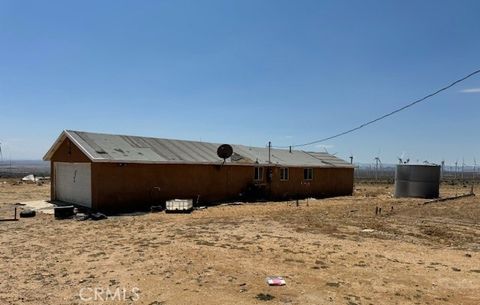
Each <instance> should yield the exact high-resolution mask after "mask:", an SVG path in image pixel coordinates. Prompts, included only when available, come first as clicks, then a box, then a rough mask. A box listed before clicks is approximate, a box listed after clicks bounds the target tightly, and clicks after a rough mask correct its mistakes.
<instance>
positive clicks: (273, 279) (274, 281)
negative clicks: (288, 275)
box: [266, 276, 287, 286]
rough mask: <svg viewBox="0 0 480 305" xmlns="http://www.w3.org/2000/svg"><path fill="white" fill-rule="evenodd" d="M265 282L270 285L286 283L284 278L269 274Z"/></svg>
mask: <svg viewBox="0 0 480 305" xmlns="http://www.w3.org/2000/svg"><path fill="white" fill-rule="evenodd" d="M266 281H267V284H268V285H270V286H283V285H286V284H287V282H285V279H284V278H283V277H281V276H269V277H267V278H266Z"/></svg>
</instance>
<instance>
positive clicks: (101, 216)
mask: <svg viewBox="0 0 480 305" xmlns="http://www.w3.org/2000/svg"><path fill="white" fill-rule="evenodd" d="M90 218H91V219H92V220H102V219H107V218H108V217H107V215H105V214H102V213H99V212H97V213H92V214H90Z"/></svg>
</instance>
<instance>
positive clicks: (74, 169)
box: [54, 162, 92, 208]
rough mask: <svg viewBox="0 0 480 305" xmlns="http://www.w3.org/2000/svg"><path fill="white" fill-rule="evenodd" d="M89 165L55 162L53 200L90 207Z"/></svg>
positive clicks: (90, 183)
mask: <svg viewBox="0 0 480 305" xmlns="http://www.w3.org/2000/svg"><path fill="white" fill-rule="evenodd" d="M90 165H91V164H90V163H67V162H55V163H54V169H55V199H56V200H59V201H63V202H68V203H73V204H77V205H81V206H85V207H89V208H91V207H92V179H91V171H92V170H91V166H90Z"/></svg>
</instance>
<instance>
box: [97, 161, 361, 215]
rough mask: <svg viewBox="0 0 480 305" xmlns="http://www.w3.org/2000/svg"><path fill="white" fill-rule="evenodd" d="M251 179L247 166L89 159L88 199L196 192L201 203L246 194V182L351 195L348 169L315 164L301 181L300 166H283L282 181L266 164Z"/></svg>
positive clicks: (267, 192)
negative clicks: (258, 178)
mask: <svg viewBox="0 0 480 305" xmlns="http://www.w3.org/2000/svg"><path fill="white" fill-rule="evenodd" d="M267 172H268V171H267V169H264V175H263V181H257V182H254V180H253V178H254V167H253V166H236V165H224V166H220V165H187V164H183V165H181V164H175V165H174V164H171V165H169V164H115V163H93V164H92V180H93V185H95V186H96V187H95V188H93V189H92V190H94V191H93V194H92V201H93V203H94V207H96V208H98V209H102V210H106V211H114V210H129V209H132V210H135V209H141V208H145V207H148V206H151V205H158V204H161V203H163V202H164V201H165V200H169V199H174V198H182V199H187V198H193V199H196V198H197V196H199V200H200V203H201V204H206V203H211V202H216V201H228V200H237V199H248V197H245V196H247V195H248V194H249V192H248V186H249V185H253V184H254V183H255V184H257V185H261V186H262V189H263V190H264V191H263V193H262V192H260V194H259V193H256V195H259V196H260V197H264V198H270V199H286V198H307V197H328V196H340V195H351V194H352V190H353V169H350V168H315V169H314V174H313V180H310V181H305V180H304V179H303V178H304V177H303V168H289V179H288V181H280V168H277V167H273V168H272V179H271V182H268V179H267Z"/></svg>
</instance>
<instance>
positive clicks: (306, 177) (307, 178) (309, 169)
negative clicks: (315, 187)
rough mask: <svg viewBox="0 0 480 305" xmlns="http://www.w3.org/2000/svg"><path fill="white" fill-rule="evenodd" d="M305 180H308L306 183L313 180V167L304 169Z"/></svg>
mask: <svg viewBox="0 0 480 305" xmlns="http://www.w3.org/2000/svg"><path fill="white" fill-rule="evenodd" d="M307 173H310V175H308V174H307ZM303 180H306V181H312V180H313V167H305V168H304V169H303Z"/></svg>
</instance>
